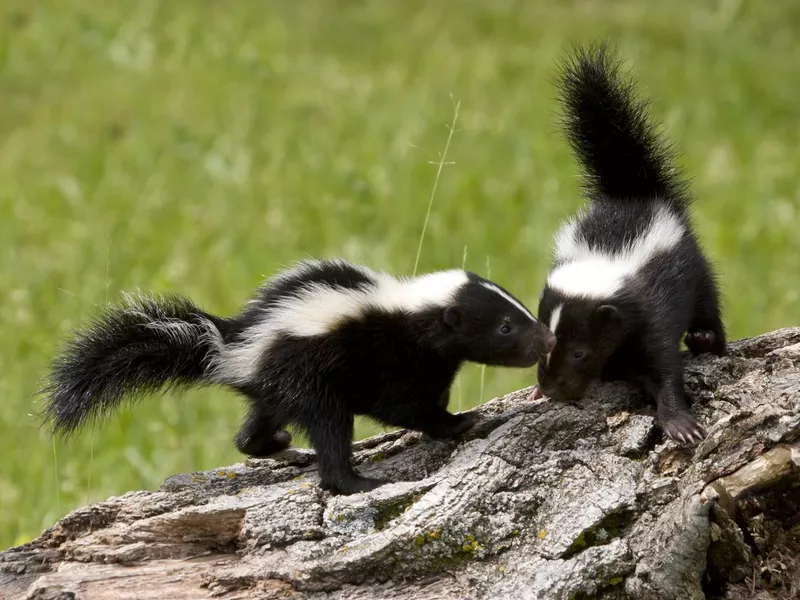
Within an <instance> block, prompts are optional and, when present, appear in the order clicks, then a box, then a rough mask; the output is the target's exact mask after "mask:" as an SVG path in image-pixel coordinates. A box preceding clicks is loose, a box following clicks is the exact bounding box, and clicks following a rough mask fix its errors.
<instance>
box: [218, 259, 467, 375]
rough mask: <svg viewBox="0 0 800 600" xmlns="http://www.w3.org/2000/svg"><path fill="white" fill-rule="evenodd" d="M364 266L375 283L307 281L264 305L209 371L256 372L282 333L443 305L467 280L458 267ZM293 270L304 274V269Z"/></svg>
mask: <svg viewBox="0 0 800 600" xmlns="http://www.w3.org/2000/svg"><path fill="white" fill-rule="evenodd" d="M301 268H302V266H301ZM362 269H363V272H364V273H366V274H369V275H370V276H371V278H372V279H373V281H374V283H372V284H371V285H370V284H366V285H364V286H361V287H359V288H356V289H347V288H341V287H333V286H329V285H324V284H309V285H305V286H303V288H302V289H301V290H300V291H299V292H298V293H296V294H292V295H289V296H286V297H285V298H282V299H281V300H279V301H278V302H277V303H276V304H274V305H273V306H271V307H270V308H269V309H268V310H265V311H264V313H263V319H262V320H261V321H260V322H259V323H257V324H255V325H253V326H252V327H250V328H249V329H247V330H245V331H244V332H243V334H242V335H243V338H244V339H243V341H242V342H240V343H237V344H229V345H226V346H225V347H224V348H223V349H222V353H221V355H220V357H219V359H218V360H217V361H216V363H215V365H214V366H213V368H212V372H211V377H212V378H214V379H215V380H217V381H220V382H224V383H245V382H248V381H250V380H252V378H253V376H254V375H255V371H256V370H257V368H258V364H259V361H260V359H261V357H262V356H263V355H264V353H265V352H267V351H268V350H269V348H270V346H271V345H272V344H273V343H274V341H275V340H276V339H277V338H278V337H279V336H280V335H292V336H297V337H312V336H316V335H324V334H326V333H329V332H330V331H333V330H334V329H335V328H336V327H337V326H338V325H339V324H340V323H341V322H342V321H344V320H347V319H352V318H357V317H358V316H359V315H361V314H363V313H364V312H366V311H367V310H369V309H377V310H380V311H383V312H418V311H419V310H421V309H423V308H425V307H427V306H441V307H442V308H444V307H446V306H447V305H448V304H450V303H451V302H452V301H453V300H454V299H455V296H456V294H457V293H458V291H459V290H460V289H461V288H462V287H463V286H464V285H466V284H467V282H468V281H469V279H468V277H467V274H466V273H465V272H464V271H461V270H451V271H438V272H435V273H429V274H427V275H422V276H420V277H416V278H413V279H405V278H404V279H397V278H394V277H392V276H390V275H387V274H384V273H375V272H372V271H369V270H367V269H366V268H363V267H362ZM295 273H296V274H299V275H300V276H302V271H295ZM279 277H285V275H283V276H279ZM273 281H275V280H273Z"/></svg>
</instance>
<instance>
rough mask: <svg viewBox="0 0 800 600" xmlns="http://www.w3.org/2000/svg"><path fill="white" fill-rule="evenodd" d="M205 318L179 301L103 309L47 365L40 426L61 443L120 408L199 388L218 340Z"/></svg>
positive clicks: (130, 300)
mask: <svg viewBox="0 0 800 600" xmlns="http://www.w3.org/2000/svg"><path fill="white" fill-rule="evenodd" d="M221 321H222V320H221V319H217V318H216V317H212V316H211V315H208V314H206V313H204V312H203V311H202V310H200V309H199V308H197V307H196V306H195V305H194V304H192V303H191V302H190V301H189V300H186V299H185V298H181V297H179V296H165V297H159V298H148V297H131V296H127V297H126V302H125V303H123V304H122V305H119V306H114V307H109V308H106V309H105V310H104V311H103V312H102V313H101V314H99V315H98V316H97V317H95V319H94V320H93V322H92V323H91V324H90V325H89V326H88V327H87V328H86V329H84V330H82V331H79V332H78V333H77V334H76V335H75V337H74V338H73V339H71V340H70V341H69V342H68V343H67V344H66V347H65V348H64V349H63V350H62V352H61V354H60V355H59V356H57V357H56V359H55V360H54V361H53V365H52V367H51V370H50V373H49V376H48V378H47V380H46V382H45V385H44V387H43V389H42V390H41V392H42V394H43V395H44V398H45V403H46V405H45V409H44V418H45V420H46V421H48V422H50V424H51V426H52V430H53V432H54V433H57V432H61V433H64V434H66V435H69V434H71V433H73V432H74V431H75V430H77V429H78V428H80V427H81V426H82V425H84V424H85V423H86V422H87V421H90V420H92V419H94V418H97V417H104V416H107V415H108V414H110V413H111V412H112V411H113V410H114V409H116V408H117V407H118V406H119V405H120V404H121V403H122V401H123V400H125V399H129V400H134V399H137V398H138V397H141V396H142V395H144V394H146V393H148V392H155V391H159V390H166V389H169V388H185V387H190V386H192V385H197V384H201V383H203V382H204V375H205V370H206V366H207V365H208V361H209V360H210V359H211V358H213V356H214V355H215V354H216V353H217V352H218V351H219V350H218V348H219V344H220V343H221V334H220V331H219V329H218V328H217V324H218V323H219V322H221Z"/></svg>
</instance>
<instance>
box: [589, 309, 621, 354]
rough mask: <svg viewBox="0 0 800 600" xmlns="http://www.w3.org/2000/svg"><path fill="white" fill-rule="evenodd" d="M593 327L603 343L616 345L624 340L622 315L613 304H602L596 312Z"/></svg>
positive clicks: (593, 316) (593, 317)
mask: <svg viewBox="0 0 800 600" xmlns="http://www.w3.org/2000/svg"><path fill="white" fill-rule="evenodd" d="M592 327H593V329H594V331H595V334H596V335H598V337H599V338H600V341H601V342H605V343H610V344H611V345H612V346H613V345H616V344H618V343H619V342H620V341H621V340H622V334H623V323H622V313H621V312H620V310H619V309H618V308H617V307H616V306H614V305H612V304H602V305H600V306H598V307H597V308H596V309H595V310H594V314H593V315H592Z"/></svg>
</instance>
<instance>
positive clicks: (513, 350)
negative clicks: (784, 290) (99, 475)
mask: <svg viewBox="0 0 800 600" xmlns="http://www.w3.org/2000/svg"><path fill="white" fill-rule="evenodd" d="M554 345H555V337H554V336H553V334H552V333H551V332H550V331H549V330H548V329H547V328H546V327H545V326H544V325H542V324H541V323H540V322H539V321H538V320H537V319H536V318H535V317H534V316H533V315H532V314H531V312H530V311H529V310H528V309H527V308H526V307H525V306H524V305H523V304H522V303H521V302H520V301H519V300H517V299H516V298H514V297H513V296H512V295H511V294H510V293H509V292H507V291H506V290H504V289H503V288H501V287H500V286H498V285H497V284H495V283H492V282H490V281H487V280H486V279H483V278H481V277H479V276H478V275H475V274H473V273H469V272H466V271H462V270H450V271H440V272H435V273H430V274H427V275H423V276H419V277H416V278H400V279H398V278H395V277H392V276H390V275H387V274H384V273H378V272H374V271H371V270H369V269H368V268H366V267H363V266H354V265H351V264H349V263H346V262H344V261H341V260H326V261H306V262H302V263H300V264H298V265H296V266H295V267H293V268H291V269H289V270H287V271H285V272H283V273H281V274H279V275H278V276H276V277H274V278H273V279H271V280H269V281H267V282H266V283H265V285H264V286H263V287H262V288H261V289H260V290H259V291H258V293H257V294H256V295H255V297H254V299H252V300H251V301H250V302H249V303H248V304H247V305H246V306H245V307H244V309H243V310H242V311H241V312H240V313H239V314H238V315H236V316H234V317H231V318H220V317H216V316H213V315H211V314H209V313H207V312H204V311H203V310H201V309H200V308H198V307H197V306H195V305H194V304H193V303H192V302H190V301H189V300H186V299H184V298H181V297H177V296H169V297H161V298H148V297H128V300H127V302H126V303H125V304H124V305H122V306H117V307H110V308H107V309H106V310H105V312H104V313H102V314H101V315H99V317H98V318H97V319H96V320H95V321H94V323H93V324H92V325H91V326H90V327H88V328H87V329H86V330H84V331H82V332H80V333H79V334H78V335H77V336H75V337H74V338H73V339H72V341H71V342H69V344H68V345H67V346H66V348H65V350H64V352H63V353H62V354H61V355H60V356H59V357H58V358H57V359H56V360H55V364H54V365H53V369H52V371H51V374H50V377H49V380H48V382H47V385H46V387H45V389H44V392H45V393H46V400H47V404H46V411H45V417H46V418H47V419H48V420H50V421H51V422H52V424H53V429H54V430H55V431H62V432H65V433H67V434H69V433H71V432H73V431H74V430H76V429H77V428H78V427H80V426H81V425H84V424H85V423H86V422H88V421H89V420H91V419H92V418H94V417H97V416H103V415H106V414H108V413H110V412H111V411H112V410H114V409H115V408H116V407H117V406H118V405H119V404H120V403H121V402H122V401H123V400H124V399H125V398H130V399H133V398H136V397H139V396H141V395H143V394H145V393H148V392H155V391H159V390H165V389H167V388H185V387H191V386H195V385H204V384H208V385H211V384H220V385H224V386H227V387H230V388H233V389H234V390H236V391H237V392H239V393H240V394H242V395H243V396H245V397H246V398H247V399H248V400H249V401H250V411H249V414H248V416H247V419H246V421H245V423H244V425H243V426H242V428H241V430H240V431H239V433H238V435H237V436H236V445H237V447H238V449H239V450H240V451H241V452H243V453H245V454H248V455H251V456H257V457H263V456H267V455H270V454H273V453H275V452H277V451H280V450H282V449H284V448H286V447H287V446H288V445H289V444H290V442H291V436H290V434H289V433H288V432H287V431H286V429H285V427H286V426H287V425H288V424H294V425H297V426H299V427H300V428H302V429H304V430H305V431H306V432H307V433H308V435H309V437H310V440H311V442H312V444H313V446H314V447H315V449H316V450H317V461H318V467H319V473H320V478H321V483H322V485H323V487H326V488H331V489H334V490H336V491H338V492H341V493H345V494H349V493H353V492H358V491H366V490H370V489H373V488H374V487H377V486H378V485H380V484H381V483H383V482H382V481H380V480H375V479H367V478H364V477H360V476H359V475H357V474H356V473H355V471H354V470H353V467H352V465H351V448H350V442H351V439H352V435H353V417H354V415H357V414H360V415H368V416H370V417H372V418H374V419H376V420H378V421H380V422H382V423H385V424H388V425H394V426H398V427H406V428H410V429H416V430H419V431H423V432H425V433H427V434H429V435H431V436H433V437H437V438H445V437H451V436H455V435H458V434H460V433H462V432H464V431H467V430H468V429H470V428H471V427H472V426H473V425H474V423H475V422H476V417H475V415H473V414H458V415H454V414H451V413H449V412H448V411H447V404H448V401H449V392H450V386H451V384H452V382H453V379H454V377H455V375H456V373H457V371H458V370H459V368H460V367H461V365H462V363H463V362H464V361H473V362H477V363H482V364H486V365H497V366H508V367H531V366H533V365H534V364H536V362H537V360H538V359H539V357H542V356H544V355H546V354H547V353H548V352H550V351H551V350H552V348H553V346H554Z"/></svg>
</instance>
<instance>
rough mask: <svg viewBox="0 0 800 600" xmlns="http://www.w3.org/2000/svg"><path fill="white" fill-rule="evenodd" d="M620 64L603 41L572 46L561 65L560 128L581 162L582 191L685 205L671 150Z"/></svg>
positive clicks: (682, 184)
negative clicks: (561, 124) (561, 113)
mask: <svg viewBox="0 0 800 600" xmlns="http://www.w3.org/2000/svg"><path fill="white" fill-rule="evenodd" d="M620 67H621V62H620V60H619V59H618V58H617V57H616V56H615V53H614V52H613V51H612V50H610V49H609V47H608V45H607V44H606V43H600V44H594V45H590V46H587V47H581V46H576V47H574V48H573V49H572V51H571V52H569V53H568V54H567V56H566V58H565V59H564V60H563V61H562V62H561V65H560V69H559V77H558V88H559V91H560V98H561V104H562V107H563V112H564V115H563V125H564V132H565V135H566V138H567V140H568V142H569V144H570V146H571V147H572V148H573V150H574V151H575V153H576V154H577V156H578V159H579V160H580V162H581V164H582V167H583V170H584V184H585V187H586V190H587V192H588V193H589V195H590V196H591V197H593V198H596V197H598V196H599V197H605V198H611V199H618V200H628V201H631V200H633V201H637V200H638V201H642V200H644V201H651V200H653V199H654V198H656V197H657V198H659V199H661V200H663V201H667V202H669V203H671V204H672V205H673V206H674V207H675V208H677V209H679V210H684V209H685V208H686V207H687V205H688V204H689V202H690V198H689V194H688V190H687V183H686V181H685V179H684V178H683V177H682V173H681V172H680V170H679V169H678V167H677V165H676V164H675V152H674V150H673V148H672V146H671V145H670V144H669V143H668V142H667V141H666V140H665V139H663V138H662V136H661V135H660V134H659V132H658V130H657V125H656V124H655V123H654V122H653V121H652V119H651V117H650V115H649V113H648V102H647V100H646V99H643V98H641V97H639V96H638V95H637V94H636V91H635V85H634V82H633V81H632V80H631V78H630V77H629V76H628V75H623V74H621V73H620Z"/></svg>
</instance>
